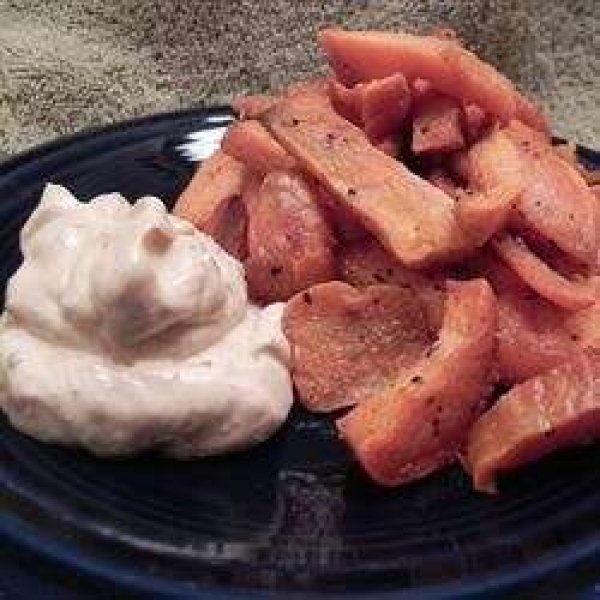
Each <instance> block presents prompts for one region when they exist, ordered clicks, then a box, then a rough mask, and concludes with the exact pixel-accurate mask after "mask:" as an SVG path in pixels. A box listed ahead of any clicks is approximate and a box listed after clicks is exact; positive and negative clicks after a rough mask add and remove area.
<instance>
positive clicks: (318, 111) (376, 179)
mask: <svg viewBox="0 0 600 600" xmlns="http://www.w3.org/2000/svg"><path fill="white" fill-rule="evenodd" d="M264 121H265V124H266V126H267V128H268V129H269V130H270V131H271V132H272V133H273V135H274V136H275V138H276V139H277V141H278V142H279V143H280V144H281V145H282V146H283V147H284V148H285V149H286V150H287V151H288V152H289V153H290V154H291V155H292V156H294V158H295V159H296V160H297V161H298V163H299V164H300V165H301V166H302V167H303V168H304V169H305V170H306V171H307V172H308V173H310V174H311V175H312V176H313V177H315V178H316V179H317V180H318V181H319V182H320V183H321V184H322V185H323V186H324V187H325V188H327V189H328V190H329V192H330V193H331V194H332V196H333V197H334V198H335V199H336V201H337V203H338V205H339V206H340V207H341V208H343V209H344V210H346V211H347V212H349V213H350V214H352V215H355V216H356V217H357V218H358V219H359V220H360V221H361V222H362V223H363V225H364V226H365V228H366V229H368V230H369V231H371V232H372V233H373V235H375V237H377V238H378V239H379V241H380V242H381V243H382V244H383V245H384V246H385V247H386V248H387V249H388V250H389V251H390V252H391V253H392V254H393V255H394V256H396V257H397V258H398V259H399V260H400V261H402V262H403V263H404V264H407V265H411V266H422V265H425V264H429V263H433V262H436V261H444V260H451V259H453V258H455V257H456V255H457V254H460V253H461V252H464V242H465V240H464V236H463V235H462V232H461V231H460V230H459V228H458V226H457V222H456V217H455V215H454V201H453V200H452V198H450V197H448V196H447V195H446V194H444V193H443V192H442V191H441V190H439V189H437V188H436V187H434V186H432V185H431V184H430V183H428V182H427V181H425V180H423V179H421V178H419V177H417V176H416V175H414V174H413V173H411V172H410V171H409V170H408V169H407V168H405V167H404V166H403V165H402V164H401V163H399V162H398V161H395V160H394V159H392V158H390V157H389V156H387V155H385V154H383V153H382V152H380V151H379V150H377V149H376V148H374V147H373V146H372V145H371V144H370V143H369V141H368V139H367V138H366V136H365V135H364V134H363V132H362V131H360V129H358V128H357V127H355V126H353V125H352V124H351V123H349V122H348V121H346V120H345V119H344V118H342V117H340V116H339V115H337V114H336V113H335V112H334V111H333V109H332V108H328V107H325V106H321V107H316V106H308V105H307V104H305V103H303V102H297V101H294V100H288V101H285V102H281V103H279V104H278V105H277V106H275V107H274V108H273V109H272V110H271V111H269V112H268V113H267V114H266V115H265V119H264Z"/></svg>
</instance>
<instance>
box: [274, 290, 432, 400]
mask: <svg viewBox="0 0 600 600" xmlns="http://www.w3.org/2000/svg"><path fill="white" fill-rule="evenodd" d="M283 329H284V333H285V335H286V337H287V339H288V340H289V342H290V345H291V348H292V376H293V380H294V384H295V386H296V390H297V391H298V395H299V398H300V401H301V402H302V404H304V406H306V407H307V408H308V409H309V410H312V411H316V412H329V411H332V410H336V409H338V408H343V407H345V406H351V405H354V404H356V403H357V402H360V401H361V400H362V399H364V398H365V397H368V396H370V395H372V394H373V393H375V392H376V391H378V390H380V389H381V388H382V387H383V386H385V385H388V384H389V383H390V381H392V380H393V379H394V378H395V377H397V376H398V373H400V372H402V371H403V370H404V369H406V368H408V367H409V366H411V365H412V364H414V363H415V362H416V361H417V360H418V358H419V356H420V355H421V354H422V353H423V352H424V351H425V350H426V349H427V347H428V345H429V343H430V342H431V337H430V334H429V331H428V327H427V323H426V321H425V316H424V313H423V310H422V307H421V305H420V303H419V301H418V300H417V299H415V297H414V295H413V294H412V293H411V292H410V291H409V290H406V289H403V288H400V287H396V286H386V285H376V286H370V287H368V288H365V289H364V290H357V289H355V288H353V287H351V286H349V285H347V284H345V283H342V282H339V281H332V282H329V283H323V284H320V285H317V286H314V287H312V288H310V289H309V290H306V291H304V292H301V293H299V294H297V295H296V296H294V297H293V298H292V299H291V300H290V301H289V302H288V304H287V306H286V310H285V315H284V320H283Z"/></svg>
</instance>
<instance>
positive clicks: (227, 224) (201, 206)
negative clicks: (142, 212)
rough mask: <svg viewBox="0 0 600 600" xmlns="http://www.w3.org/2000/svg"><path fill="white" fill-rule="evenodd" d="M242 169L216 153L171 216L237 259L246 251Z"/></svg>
mask: <svg viewBox="0 0 600 600" xmlns="http://www.w3.org/2000/svg"><path fill="white" fill-rule="evenodd" d="M247 175H248V172H247V169H246V168H245V166H244V165H243V164H242V163H240V162H238V161H237V160H235V159H234V158H232V157H230V156H229V155H227V154H225V153H224V152H222V151H220V150H218V151H217V152H215V154H213V155H212V156H211V157H210V158H208V159H207V160H206V161H204V162H203V163H202V164H201V165H200V167H198V170H197V171H196V173H195V174H194V175H193V177H192V179H191V180H190V182H189V184H188V186H187V187H186V189H185V190H184V191H183V193H182V194H181V196H180V197H179V199H178V200H177V202H176V204H175V206H174V208H173V214H175V215H177V216H179V217H181V218H183V219H186V220H188V221H191V222H192V223H193V224H194V225H195V226H196V227H197V228H198V229H200V230H201V231H204V232H205V233H208V234H209V235H210V236H212V237H213V238H214V239H215V240H216V241H217V242H218V243H219V244H220V245H221V246H222V247H223V248H225V249H226V250H227V251H228V252H230V253H231V254H233V255H234V256H236V257H238V258H242V257H243V256H244V255H245V251H246V239H245V238H246V236H245V231H246V215H245V210H244V207H243V206H242V204H241V202H240V196H241V194H242V190H243V188H244V182H245V180H246V177H247Z"/></svg>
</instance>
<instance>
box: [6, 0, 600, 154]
mask: <svg viewBox="0 0 600 600" xmlns="http://www.w3.org/2000/svg"><path fill="white" fill-rule="evenodd" d="M326 23H329V24H332V23H335V24H341V25H345V26H347V27H354V28H360V27H363V28H367V27H368V28H381V29H390V30H394V29H400V28H407V29H412V30H415V29H416V30H421V31H423V30H425V28H426V27H427V26H428V24H439V23H444V24H449V25H451V26H453V27H455V28H456V29H457V30H458V32H459V34H460V35H461V37H462V38H463V39H465V40H466V41H467V42H468V44H469V46H471V47H472V48H474V49H475V50H476V51H477V52H479V53H480V54H481V55H482V56H484V57H485V58H486V59H488V60H490V61H492V62H493V63H494V64H495V65H497V66H498V67H499V68H500V69H501V70H502V71H503V72H504V73H506V74H507V75H508V76H510V77H511V78H513V79H515V80H516V81H517V82H518V83H519V85H520V86H521V87H522V89H524V90H525V91H526V92H528V93H530V94H531V95H533V96H535V97H537V98H538V99H539V100H540V101H541V102H542V103H543V105H544V106H545V107H546V108H547V110H548V112H549V113H550V114H551V115H552V118H553V124H554V128H555V131H556V132H557V133H558V134H560V135H563V136H565V137H568V138H571V139H576V140H578V141H580V142H582V143H585V144H587V145H589V146H596V147H598V146H600V139H599V138H600V123H599V119H598V106H600V85H599V83H600V82H599V72H600V49H599V47H598V42H599V40H600V2H598V1H594V0H570V1H568V2H567V1H566V0H520V1H516V0H515V1H513V0H467V1H465V0H455V1H453V2H452V1H448V0H439V1H424V0H423V1H420V0H382V1H375V0H371V1H369V0H363V1H359V0H354V1H342V0H333V1H329V2H325V1H322V2H317V1H314V0H310V1H303V2H296V1H292V0H288V1H283V0H257V1H255V2H249V1H244V0H239V1H237V2H225V1H223V2H219V1H217V0H195V1H194V0H120V1H116V0H85V1H84V2H81V1H79V0H77V1H75V0H0V153H4V154H7V153H12V152H15V151H18V150H22V149H24V148H26V147H28V146H31V145H33V144H36V143H39V142H41V141H44V140H47V139H49V138H53V137H56V136H58V135H61V134H65V133H69V132H73V131H76V130H79V129H82V128H84V127H89V126H92V125H98V124H102V123H110V122H113V121H116V120H119V119H123V118H127V117H132V116H137V115H142V114H148V113H152V112H158V111H165V110H172V109H177V108H179V107H189V106H195V105H200V104H206V105H209V104H214V103H224V102H226V101H227V99H228V98H229V97H231V95H233V94H236V93H240V92H244V91H249V90H252V91H259V90H266V89H269V88H271V87H277V86H280V85H281V84H283V83H286V82H288V81H290V80H292V79H297V78H300V77H305V76H307V75H309V74H311V73H313V72H314V71H315V70H317V69H322V68H323V60H322V57H321V56H320V55H319V52H318V49H317V48H316V45H315V31H317V30H318V28H319V27H321V26H322V25H323V24H326Z"/></svg>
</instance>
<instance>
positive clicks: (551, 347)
mask: <svg viewBox="0 0 600 600" xmlns="http://www.w3.org/2000/svg"><path fill="white" fill-rule="evenodd" d="M497 339H498V350H497V355H498V367H499V377H500V380H501V381H503V382H504V383H507V384H510V383H518V382H522V381H525V380H527V379H529V378H530V377H534V376H535V375H539V374H540V373H545V372H546V371H548V370H550V369H552V368H554V367H556V366H558V365H561V364H563V363H564V362H566V361H568V360H570V359H571V358H573V356H577V355H578V354H579V347H578V346H577V344H576V343H575V341H574V340H573V337H572V335H571V334H570V333H569V332H568V331H567V329H566V327H565V315H564V313H562V312H561V311H559V310H558V309H557V308H555V307H553V306H552V305H550V304H548V303H547V302H544V301H543V300H542V299H541V298H539V297H537V296H535V295H533V294H531V293H528V292H527V291H526V290H523V289H522V288H513V289H504V290H503V291H501V292H498V333H497Z"/></svg>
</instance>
